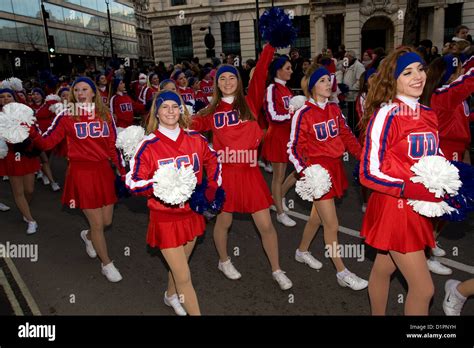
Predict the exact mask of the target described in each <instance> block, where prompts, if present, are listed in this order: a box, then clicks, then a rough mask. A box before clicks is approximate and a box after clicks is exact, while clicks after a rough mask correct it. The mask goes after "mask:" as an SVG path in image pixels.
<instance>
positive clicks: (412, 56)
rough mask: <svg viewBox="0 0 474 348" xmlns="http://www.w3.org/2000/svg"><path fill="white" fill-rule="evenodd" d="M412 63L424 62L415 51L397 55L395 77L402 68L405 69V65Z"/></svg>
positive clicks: (396, 77)
mask: <svg viewBox="0 0 474 348" xmlns="http://www.w3.org/2000/svg"><path fill="white" fill-rule="evenodd" d="M413 63H421V64H423V65H424V64H425V62H424V61H423V59H422V58H421V57H420V56H419V55H418V54H416V53H415V52H408V53H405V54H404V55H402V56H400V57H398V59H397V67H396V68H395V79H398V77H399V76H400V74H401V73H402V72H403V70H405V68H406V67H407V66H409V65H410V64H413Z"/></svg>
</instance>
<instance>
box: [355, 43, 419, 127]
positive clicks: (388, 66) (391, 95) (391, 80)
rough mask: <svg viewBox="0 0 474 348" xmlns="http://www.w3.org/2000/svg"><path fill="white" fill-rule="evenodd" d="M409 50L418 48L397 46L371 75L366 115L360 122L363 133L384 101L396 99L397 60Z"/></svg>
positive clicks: (412, 50) (413, 50)
mask: <svg viewBox="0 0 474 348" xmlns="http://www.w3.org/2000/svg"><path fill="white" fill-rule="evenodd" d="M408 52H414V53H416V50H415V49H414V48H413V47H410V46H402V47H399V48H397V49H396V50H394V51H393V52H392V53H390V54H389V55H388V56H387V57H386V58H384V60H382V63H380V66H379V68H378V70H377V72H376V73H374V74H373V75H372V76H371V77H370V81H369V90H368V92H367V98H366V100H365V111H364V116H363V117H362V118H361V120H360V123H359V126H360V129H361V132H363V134H365V132H366V130H367V125H368V123H369V120H370V118H371V117H372V115H373V114H374V112H375V111H376V110H377V109H379V108H380V107H381V106H382V105H383V104H384V103H388V102H390V101H391V100H394V99H395V96H396V95H397V79H396V78H395V69H396V67H397V60H398V58H399V57H400V56H402V55H404V54H405V53H408Z"/></svg>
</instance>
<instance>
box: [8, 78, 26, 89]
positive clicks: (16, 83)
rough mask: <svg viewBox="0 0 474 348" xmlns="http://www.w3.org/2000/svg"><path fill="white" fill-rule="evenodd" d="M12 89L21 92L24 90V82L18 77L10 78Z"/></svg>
mask: <svg viewBox="0 0 474 348" xmlns="http://www.w3.org/2000/svg"><path fill="white" fill-rule="evenodd" d="M7 81H8V84H9V85H10V88H11V89H13V90H14V91H15V92H19V91H22V90H23V82H22V81H21V80H20V79H19V78H17V77H10V78H9V79H7Z"/></svg>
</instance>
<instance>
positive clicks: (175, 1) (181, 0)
mask: <svg viewBox="0 0 474 348" xmlns="http://www.w3.org/2000/svg"><path fill="white" fill-rule="evenodd" d="M180 5H186V0H171V6H180Z"/></svg>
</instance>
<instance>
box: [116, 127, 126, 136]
mask: <svg viewBox="0 0 474 348" xmlns="http://www.w3.org/2000/svg"><path fill="white" fill-rule="evenodd" d="M124 130H125V128H122V127H117V135H119V134H120V133H122V132H123V131H124Z"/></svg>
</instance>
